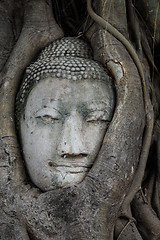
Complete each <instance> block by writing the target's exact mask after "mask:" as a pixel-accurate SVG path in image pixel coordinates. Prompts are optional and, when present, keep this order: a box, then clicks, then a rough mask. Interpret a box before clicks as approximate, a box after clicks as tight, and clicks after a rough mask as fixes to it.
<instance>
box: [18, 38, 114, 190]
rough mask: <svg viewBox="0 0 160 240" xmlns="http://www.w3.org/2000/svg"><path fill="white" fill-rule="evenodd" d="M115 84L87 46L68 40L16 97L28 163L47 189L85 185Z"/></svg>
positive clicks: (53, 48)
mask: <svg viewBox="0 0 160 240" xmlns="http://www.w3.org/2000/svg"><path fill="white" fill-rule="evenodd" d="M114 103H115V96H114V90H113V86H112V80H111V79H110V78H109V76H108V75H107V73H106V72H105V71H104V69H103V66H102V65H101V64H99V63H97V62H96V61H94V60H93V59H92V51H91V49H90V47H89V46H88V44H87V43H86V42H84V41H83V40H81V39H77V38H63V39H61V40H57V41H55V42H53V43H52V44H50V45H49V46H48V47H46V48H45V49H44V50H43V51H42V53H41V54H40V56H39V57H38V59H37V60H36V61H35V62H34V63H33V64H31V65H30V66H29V67H28V68H27V69H26V73H25V77H24V80H23V83H22V86H21V88H20V91H19V93H18V95H17V101H16V115H17V123H18V131H19V134H20V140H21V146H22V150H23V156H24V160H25V164H26V167H27V170H28V173H29V176H30V178H31V180H32V182H33V183H34V184H35V185H36V186H37V187H39V188H40V189H41V190H42V191H48V190H52V189H56V188H60V187H68V186H71V185H74V184H78V183H80V182H82V180H83V179H84V178H85V176H86V174H87V173H88V171H89V170H90V168H91V167H92V165H93V163H94V161H95V160H96V157H97V155H98V153H99V150H100V148H101V145H102V142H103V138H104V135H105V133H106V130H107V128H108V125H109V122H110V121H111V118H112V115H113V110H114Z"/></svg>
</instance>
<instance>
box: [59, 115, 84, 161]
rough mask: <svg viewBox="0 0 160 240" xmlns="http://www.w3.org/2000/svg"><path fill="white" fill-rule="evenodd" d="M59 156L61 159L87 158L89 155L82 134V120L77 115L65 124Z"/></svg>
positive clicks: (69, 118)
mask: <svg viewBox="0 0 160 240" xmlns="http://www.w3.org/2000/svg"><path fill="white" fill-rule="evenodd" d="M58 154H59V155H60V156H61V157H75V156H81V157H85V156H87V155H88V152H87V150H86V148H85V143H84V138H83V133H82V120H81V118H80V116H78V114H76V113H75V114H73V115H72V116H70V117H68V118H67V119H66V120H65V122H64V124H63V130H62V132H61V137H60V142H59V146H58Z"/></svg>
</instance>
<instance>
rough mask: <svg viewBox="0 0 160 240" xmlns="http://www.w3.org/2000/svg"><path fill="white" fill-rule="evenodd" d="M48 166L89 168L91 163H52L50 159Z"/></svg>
mask: <svg viewBox="0 0 160 240" xmlns="http://www.w3.org/2000/svg"><path fill="white" fill-rule="evenodd" d="M48 165H49V166H51V167H56V168H57V167H67V168H86V169H88V168H91V167H92V165H93V164H84V163H73V162H72V163H68V164H66V163H54V162H52V161H50V162H49V163H48Z"/></svg>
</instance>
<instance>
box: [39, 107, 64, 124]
mask: <svg viewBox="0 0 160 240" xmlns="http://www.w3.org/2000/svg"><path fill="white" fill-rule="evenodd" d="M35 118H36V119H37V120H38V121H41V122H42V123H44V124H49V123H54V122H55V121H58V120H61V115H60V113H59V112H58V111H57V110H55V109H48V110H46V109H42V110H40V111H37V112H36V114H35Z"/></svg>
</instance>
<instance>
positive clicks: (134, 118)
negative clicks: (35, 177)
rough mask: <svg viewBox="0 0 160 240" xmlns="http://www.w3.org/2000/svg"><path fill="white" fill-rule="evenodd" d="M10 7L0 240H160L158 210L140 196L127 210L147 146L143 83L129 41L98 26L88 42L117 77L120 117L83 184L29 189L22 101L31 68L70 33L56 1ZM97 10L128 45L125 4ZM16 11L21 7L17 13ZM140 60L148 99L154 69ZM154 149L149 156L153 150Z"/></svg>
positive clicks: (0, 143)
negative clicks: (20, 124)
mask: <svg viewBox="0 0 160 240" xmlns="http://www.w3.org/2000/svg"><path fill="white" fill-rule="evenodd" d="M7 2H8V1H6V3H7ZM142 2H143V1H142ZM53 3H54V1H53ZM143 4H144V3H143ZM1 5H2V7H1ZM8 5H9V8H8V9H7V4H5V3H3V2H2V4H0V11H2V15H1V17H0V26H1V24H4V22H5V24H6V25H5V26H7V27H6V28H5V29H3V31H2V33H3V34H2V35H1V36H2V37H1V38H0V47H1V49H2V51H0V56H2V57H1V60H0V68H1V69H2V71H1V74H0V102H1V104H0V112H1V115H0V156H1V162H0V174H1V181H0V195H1V196H2V197H1V210H0V214H1V218H0V232H1V235H0V237H1V239H5V240H6V239H7V240H9V239H12V240H14V239H24V240H29V239H32V240H43V239H46V240H47V239H48V240H49V239H56V240H57V239H62V240H63V239H65V240H69V239H78V240H81V239H97V240H100V239H101V240H103V239H104V240H105V239H107V240H113V239H114V238H115V239H119V240H122V239H127V240H130V239H132V240H133V239H136V240H141V239H142V238H144V239H158V237H159V219H158V217H157V216H156V214H155V213H154V212H153V211H152V205H147V204H145V203H144V202H143V199H142V198H141V196H138V194H137V195H136V197H135V199H134V201H133V204H132V211H130V209H129V204H130V202H129V203H128V208H127V211H126V212H125V214H126V215H125V216H124V212H123V214H122V212H121V211H122V206H123V202H124V201H125V199H126V196H127V195H128V192H130V191H129V190H130V187H131V186H132V188H131V190H132V192H133V193H134V191H133V184H132V182H133V181H135V180H134V179H135V178H134V177H135V176H136V171H137V169H138V167H139V159H140V156H141V151H142V148H143V146H144V132H145V107H144V103H145V102H144V92H143V85H142V82H141V77H140V75H139V72H138V69H137V67H136V65H135V62H134V61H133V59H132V57H131V56H130V54H129V53H128V51H127V50H126V48H125V47H124V45H123V43H122V42H120V41H119V40H117V39H116V38H115V37H114V36H113V35H112V34H110V33H108V32H107V31H106V30H104V29H103V28H102V27H101V26H99V25H98V24H96V23H94V22H93V24H92V25H91V27H90V25H89V24H88V26H87V27H86V29H88V31H87V33H86V35H85V37H86V38H87V40H88V41H89V42H90V44H91V46H92V48H93V51H94V58H95V60H98V61H100V62H101V63H102V64H103V65H104V66H105V68H106V71H107V72H108V73H109V74H110V75H111V76H112V78H113V81H114V82H115V87H116V95H117V99H116V100H117V102H116V109H115V113H114V117H113V120H112V122H111V124H110V126H109V129H108V131H107V133H106V136H105V138H104V142H103V145H102V147H101V150H100V153H99V155H98V157H97V160H96V162H95V164H94V166H93V167H92V169H91V170H90V172H89V174H88V175H87V177H86V178H85V180H84V181H83V182H82V183H81V184H79V185H78V186H74V187H70V188H66V189H59V190H54V191H50V192H46V193H42V192H41V191H40V190H39V189H37V188H35V187H34V186H33V185H31V184H29V183H28V181H27V178H26V175H25V170H24V166H23V160H22V157H21V153H20V148H19V143H18V140H17V135H16V131H15V122H14V104H15V96H16V92H17V89H18V86H19V84H20V81H21V78H22V76H23V72H24V70H25V68H26V67H27V66H28V64H29V63H30V62H31V61H32V59H33V58H34V57H35V55H36V54H37V53H38V52H39V51H40V50H41V49H42V48H44V47H45V46H46V45H48V44H49V43H50V42H52V41H54V40H56V39H57V38H61V37H62V36H63V33H62V30H61V29H60V28H59V26H58V25H57V23H56V21H55V19H54V16H53V13H52V4H51V1H50V0H46V1H45V0H36V1H35V0H25V1H24V2H21V1H15V4H14V2H12V1H10V2H9V4H8ZM94 7H95V9H96V12H97V13H98V14H99V15H100V16H101V17H103V18H104V19H105V20H107V21H108V22H109V23H110V24H112V25H113V26H114V27H115V28H116V29H117V30H118V31H119V32H121V33H122V34H123V35H124V36H125V37H126V38H127V39H128V40H129V33H128V18H127V16H126V1H120V2H119V1H114V2H113V1H110V0H105V1H103V2H101V1H98V0H94ZM17 8H20V9H21V11H19V13H18V14H17V13H15V9H17ZM147 11H148V10H147ZM113 13H114V14H113ZM13 16H15V17H13ZM12 18H13V19H12ZM6 19H9V20H8V21H7V22H6ZM10 19H11V21H10ZM22 19H23V21H20V20H22ZM12 21H13V22H14V23H13V22H12ZM136 21H137V20H136ZM20 22H23V27H22V28H21V26H20ZM91 22H92V20H90V23H91ZM132 22H133V19H132ZM149 22H150V20H149ZM158 24H159V23H158ZM18 26H19V28H18ZM136 26H137V25H136ZM138 27H139V25H138ZM15 29H16V30H15ZM133 29H134V28H133ZM132 31H133V30H132ZM137 31H138V30H137V28H136V30H135V32H137ZM157 36H158V35H157ZM17 38H18V40H17ZM138 39H139V37H138ZM4 42H6V43H7V44H4ZM139 44H140V42H139ZM13 45H14V47H13ZM140 45H141V44H140ZM140 45H139V46H140ZM140 56H141V57H142V58H141V62H142V63H143V64H144V72H145V78H146V82H147V93H148V95H149V93H150V91H149V90H150V88H149V86H150V69H149V67H148V64H147V62H146V59H145V58H144V56H143V55H140ZM148 95H147V96H148ZM147 147H148V151H149V147H150V146H147ZM144 165H145V164H144ZM144 167H145V166H144ZM144 167H143V170H144ZM142 177H143V175H142V176H140V179H141V178H142ZM138 186H139V185H138ZM158 186H159V185H157V188H158ZM136 191H137V188H136ZM137 196H138V197H137ZM131 200H132V198H131ZM156 206H158V204H157V205H156ZM132 213H133V216H134V217H135V219H136V220H137V223H138V224H136V221H134V219H133V216H132ZM152 221H153V223H152ZM115 225H116V227H115ZM150 227H151V229H150ZM8 229H9V230H8ZM138 229H139V230H140V232H139V230H138Z"/></svg>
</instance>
